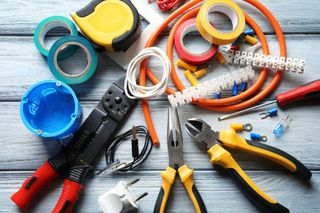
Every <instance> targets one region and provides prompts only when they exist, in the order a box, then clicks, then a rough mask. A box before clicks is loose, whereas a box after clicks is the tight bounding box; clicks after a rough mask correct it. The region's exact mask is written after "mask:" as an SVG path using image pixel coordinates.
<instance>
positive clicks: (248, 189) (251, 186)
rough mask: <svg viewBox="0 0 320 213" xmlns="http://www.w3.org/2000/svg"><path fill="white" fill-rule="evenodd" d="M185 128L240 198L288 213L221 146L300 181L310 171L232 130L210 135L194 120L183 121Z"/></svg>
mask: <svg viewBox="0 0 320 213" xmlns="http://www.w3.org/2000/svg"><path fill="white" fill-rule="evenodd" d="M185 125H186V130H187V132H188V134H189V135H190V136H191V137H192V138H193V139H194V140H195V142H196V143H198V144H200V145H204V146H205V147H206V149H207V153H208V154H209V156H210V162H211V163H212V164H214V165H219V166H222V167H223V168H224V169H226V170H227V172H228V174H229V175H230V176H231V177H232V178H233V179H234V181H235V182H236V183H237V185H238V186H239V187H240V189H241V190H242V191H243V192H244V194H245V195H247V196H248V198H249V200H251V201H252V202H253V204H255V205H256V206H258V207H260V208H261V209H262V210H264V211H265V212H273V213H275V212H278V213H286V212H290V211H289V209H287V208H286V207H284V206H282V205H281V204H279V203H278V202H277V201H276V200H274V199H272V198H271V197H269V196H268V195H267V194H265V193H264V192H263V191H262V190H261V189H260V188H259V187H258V186H257V185H255V183H254V182H253V181H252V180H251V179H250V178H249V177H248V176H247V174H246V173H245V172H244V171H243V170H242V169H241V167H240V166H239V165H238V163H237V162H236V161H235V160H234V159H233V157H232V156H231V154H230V153H229V152H228V151H227V150H226V149H224V148H223V146H224V147H227V148H230V149H236V150H241V151H246V152H249V153H252V154H255V155H258V156H261V157H264V158H266V159H269V160H271V161H273V162H275V163H277V164H279V165H281V166H283V167H285V168H286V169H288V170H289V171H291V172H293V173H295V174H296V175H297V176H298V177H300V178H302V179H304V180H309V179H310V178H311V176H312V174H311V172H310V170H309V169H307V168H306V166H305V165H303V164H302V163H301V162H300V161H298V160H297V159H296V158H294V157H292V156H291V155H289V154H287V153H285V152H284V151H282V150H279V149H277V148H274V147H271V146H268V145H265V144H262V143H259V142H254V141H249V140H245V139H243V138H242V137H240V136H239V135H237V134H236V132H235V131H234V130H233V129H230V130H228V131H220V132H218V131H214V130H212V129H211V127H210V126H209V125H208V124H207V123H206V122H205V121H203V120H201V119H197V118H191V119H189V120H187V122H186V124H185Z"/></svg>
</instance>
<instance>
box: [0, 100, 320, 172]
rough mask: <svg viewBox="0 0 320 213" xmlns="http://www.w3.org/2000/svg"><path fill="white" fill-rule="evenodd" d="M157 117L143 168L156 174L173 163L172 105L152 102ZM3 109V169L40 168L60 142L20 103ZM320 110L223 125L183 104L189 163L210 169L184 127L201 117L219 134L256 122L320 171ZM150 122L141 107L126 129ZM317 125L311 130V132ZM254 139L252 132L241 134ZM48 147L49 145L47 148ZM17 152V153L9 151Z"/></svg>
mask: <svg viewBox="0 0 320 213" xmlns="http://www.w3.org/2000/svg"><path fill="white" fill-rule="evenodd" d="M82 105H83V106H84V117H87V115H88V114H89V112H91V110H92V108H93V107H94V106H95V105H96V103H93V102H82ZM150 107H151V111H152V117H153V120H154V123H155V127H156V130H157V133H158V134H159V138H160V142H161V146H160V148H159V149H156V148H155V149H154V150H153V152H152V154H151V156H150V158H149V159H148V160H147V161H146V163H145V164H144V165H143V166H142V167H141V168H139V169H140V170H154V169H157V170H159V169H162V168H165V167H166V166H167V164H168V154H167V146H166V134H167V133H166V129H167V128H166V126H167V121H166V119H163V117H166V113H167V107H168V105H167V103H164V102H158V101H157V102H152V103H151V104H150ZM0 108H1V109H2V108H3V109H6V110H7V113H4V114H0V121H2V122H0V129H3V130H5V131H2V139H1V140H0V143H1V144H2V149H0V170H21V169H28V170H35V169H36V168H38V167H39V166H40V165H42V164H43V162H44V161H45V160H46V159H47V158H48V157H49V155H50V154H51V155H52V154H53V153H54V150H55V149H54V148H55V147H57V146H56V145H57V144H54V143H52V142H51V143H45V142H43V141H41V140H40V139H39V138H37V137H36V136H33V135H32V134H31V133H29V132H28V131H27V130H26V128H25V127H24V126H23V124H22V122H21V120H20V117H19V104H18V103H16V102H10V103H4V102H1V103H0ZM318 108H319V106H300V107H298V108H292V109H288V110H286V111H281V112H279V116H278V117H276V118H273V119H265V120H260V118H259V115H258V113H253V114H250V115H246V116H243V117H239V118H235V119H232V120H226V121H223V122H218V121H217V117H218V116H219V114H217V113H210V112H208V111H206V110H201V109H199V108H195V107H193V106H184V107H182V108H180V111H179V112H180V118H181V124H182V128H183V129H182V132H183V136H184V157H185V161H186V162H187V163H188V164H189V165H190V166H191V167H192V168H195V169H201V170H204V169H211V165H210V163H209V158H208V156H207V154H206V153H204V152H203V151H202V150H200V149H199V148H198V147H197V146H196V145H195V144H194V143H193V142H192V139H191V138H190V137H189V135H188V134H187V133H186V132H185V130H184V126H183V123H184V122H185V121H186V119H188V118H191V117H198V118H202V119H204V120H206V121H207V122H208V123H209V124H210V125H212V126H213V128H214V129H215V130H221V129H228V128H229V124H230V122H243V123H252V125H253V127H254V132H258V133H261V134H264V135H266V136H267V137H268V142H267V143H266V144H268V145H272V146H275V147H278V148H280V149H283V150H284V151H287V152H288V153H290V154H292V155H293V156H295V157H296V158H298V159H299V160H301V161H302V162H303V163H305V164H306V165H307V166H308V167H309V168H310V169H315V170H319V169H320V164H319V162H320V156H319V152H320V146H319V142H318V140H317V134H318V133H317V129H318V128H317V127H312V124H315V123H317V122H318V119H319V116H318ZM286 114H289V115H291V116H292V118H293V121H292V122H291V124H290V127H289V129H288V131H287V132H286V133H285V134H284V136H283V137H282V138H280V139H276V138H275V137H274V136H273V135H272V129H273V128H274V126H275V125H276V124H277V122H278V121H279V120H280V119H281V118H283V117H284V116H285V115H286ZM138 124H142V125H144V124H145V121H144V117H143V115H142V110H141V106H140V104H139V105H138V106H137V108H136V109H135V110H134V111H133V113H132V114H131V116H130V117H129V120H128V121H127V122H126V123H125V124H124V127H123V128H122V130H121V131H124V130H125V129H129V128H131V127H132V125H138ZM311 127H312V128H311ZM242 135H243V136H244V137H246V138H249V134H248V133H243V134H242ZM45 145H47V146H45ZM8 150H14V152H8ZM233 153H234V155H235V157H236V159H237V160H238V161H239V163H240V165H241V166H242V167H243V168H244V169H249V170H279V169H281V170H282V168H280V167H279V166H276V165H275V164H273V163H271V162H268V161H266V160H264V159H261V158H258V157H254V156H251V155H250V156H248V155H247V154H246V153H243V152H239V151H234V152H233ZM130 156H131V149H130V146H129V148H128V146H126V145H124V146H122V147H120V149H119V150H118V157H120V159H122V160H129V159H130ZM104 166H105V160H104V157H103V156H101V157H100V158H99V160H98V165H97V166H96V167H95V169H102V168H103V167H104Z"/></svg>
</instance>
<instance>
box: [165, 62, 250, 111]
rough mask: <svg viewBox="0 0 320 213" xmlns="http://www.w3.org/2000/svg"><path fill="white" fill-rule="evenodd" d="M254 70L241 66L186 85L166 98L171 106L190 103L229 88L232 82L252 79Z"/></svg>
mask: <svg viewBox="0 0 320 213" xmlns="http://www.w3.org/2000/svg"><path fill="white" fill-rule="evenodd" d="M254 77H255V72H254V70H253V69H252V67H251V66H248V67H244V68H241V69H240V70H239V71H233V72H230V73H229V72H228V73H227V72H226V73H224V74H223V75H221V76H219V77H217V78H214V79H211V80H210V81H206V82H204V83H202V84H198V85H197V86H194V87H188V88H186V89H184V90H183V91H182V92H180V91H179V92H176V93H175V94H172V95H168V100H169V102H170V104H171V106H172V107H177V106H182V105H184V104H187V103H191V102H192V100H197V99H199V98H204V97H206V96H208V95H211V94H213V93H219V92H221V91H222V90H226V89H231V88H232V87H233V84H234V82H236V83H237V84H239V83H242V82H247V81H249V80H252V79H254Z"/></svg>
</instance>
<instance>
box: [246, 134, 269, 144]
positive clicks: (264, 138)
mask: <svg viewBox="0 0 320 213" xmlns="http://www.w3.org/2000/svg"><path fill="white" fill-rule="evenodd" d="M250 139H251V140H257V141H263V142H266V141H267V140H268V138H267V136H264V135H260V134H258V133H255V132H251V133H250Z"/></svg>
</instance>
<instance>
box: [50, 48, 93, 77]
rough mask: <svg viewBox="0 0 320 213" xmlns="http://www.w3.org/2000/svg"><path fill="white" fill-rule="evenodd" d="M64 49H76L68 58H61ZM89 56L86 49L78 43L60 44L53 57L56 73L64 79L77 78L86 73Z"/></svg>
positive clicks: (88, 66)
mask: <svg viewBox="0 0 320 213" xmlns="http://www.w3.org/2000/svg"><path fill="white" fill-rule="evenodd" d="M66 49H77V50H76V51H75V52H74V54H72V55H71V56H70V57H68V58H65V57H63V56H64V54H65V51H64V50H66ZM91 60H92V59H91V55H90V53H89V50H88V48H86V47H85V46H84V45H83V44H80V43H78V42H66V43H64V44H62V45H61V46H60V47H59V48H58V50H57V51H56V52H55V55H54V64H55V67H56V69H57V71H58V72H59V73H60V74H61V75H62V76H64V77H66V78H78V77H81V76H83V75H84V74H85V73H87V72H88V70H89V68H90V64H91Z"/></svg>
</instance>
